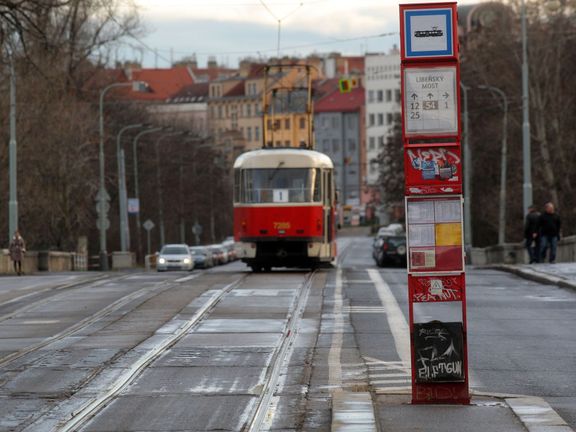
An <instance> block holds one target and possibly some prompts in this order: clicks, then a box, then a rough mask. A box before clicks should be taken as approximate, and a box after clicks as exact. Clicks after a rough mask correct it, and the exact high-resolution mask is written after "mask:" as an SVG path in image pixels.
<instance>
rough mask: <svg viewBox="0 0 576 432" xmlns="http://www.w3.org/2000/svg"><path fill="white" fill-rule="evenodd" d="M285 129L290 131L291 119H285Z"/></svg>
mask: <svg viewBox="0 0 576 432" xmlns="http://www.w3.org/2000/svg"><path fill="white" fill-rule="evenodd" d="M284 129H286V130H289V129H290V119H289V118H287V119H284Z"/></svg>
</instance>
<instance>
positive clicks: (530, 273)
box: [479, 263, 576, 290]
mask: <svg viewBox="0 0 576 432" xmlns="http://www.w3.org/2000/svg"><path fill="white" fill-rule="evenodd" d="M479 268H492V269H497V270H502V271H507V272H510V273H514V274H516V275H518V276H520V277H523V278H525V279H529V280H532V281H534V282H540V283H544V284H549V285H558V286H560V287H563V288H571V289H575V290H576V263H558V264H546V263H543V264H491V265H488V266H486V267H479Z"/></svg>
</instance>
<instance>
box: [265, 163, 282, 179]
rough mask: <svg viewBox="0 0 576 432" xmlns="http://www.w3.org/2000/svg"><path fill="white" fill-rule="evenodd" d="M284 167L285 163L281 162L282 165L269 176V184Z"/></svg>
mask: <svg viewBox="0 0 576 432" xmlns="http://www.w3.org/2000/svg"><path fill="white" fill-rule="evenodd" d="M282 165H284V161H280V163H279V164H278V166H277V167H276V168H274V171H272V172H271V173H270V175H269V176H268V183H270V182H271V181H272V179H273V178H274V177H275V176H276V174H277V173H278V171H279V170H280V168H281V167H282Z"/></svg>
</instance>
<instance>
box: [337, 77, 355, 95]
mask: <svg viewBox="0 0 576 432" xmlns="http://www.w3.org/2000/svg"><path fill="white" fill-rule="evenodd" d="M338 88H339V89H340V93H348V92H350V91H352V86H351V85H350V80H349V79H346V78H343V79H341V80H340V81H338Z"/></svg>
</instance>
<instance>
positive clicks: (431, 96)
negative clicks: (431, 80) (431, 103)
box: [426, 93, 434, 99]
mask: <svg viewBox="0 0 576 432" xmlns="http://www.w3.org/2000/svg"><path fill="white" fill-rule="evenodd" d="M426 96H428V99H432V98H433V97H434V95H433V94H432V93H428V94H427V95H426Z"/></svg>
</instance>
